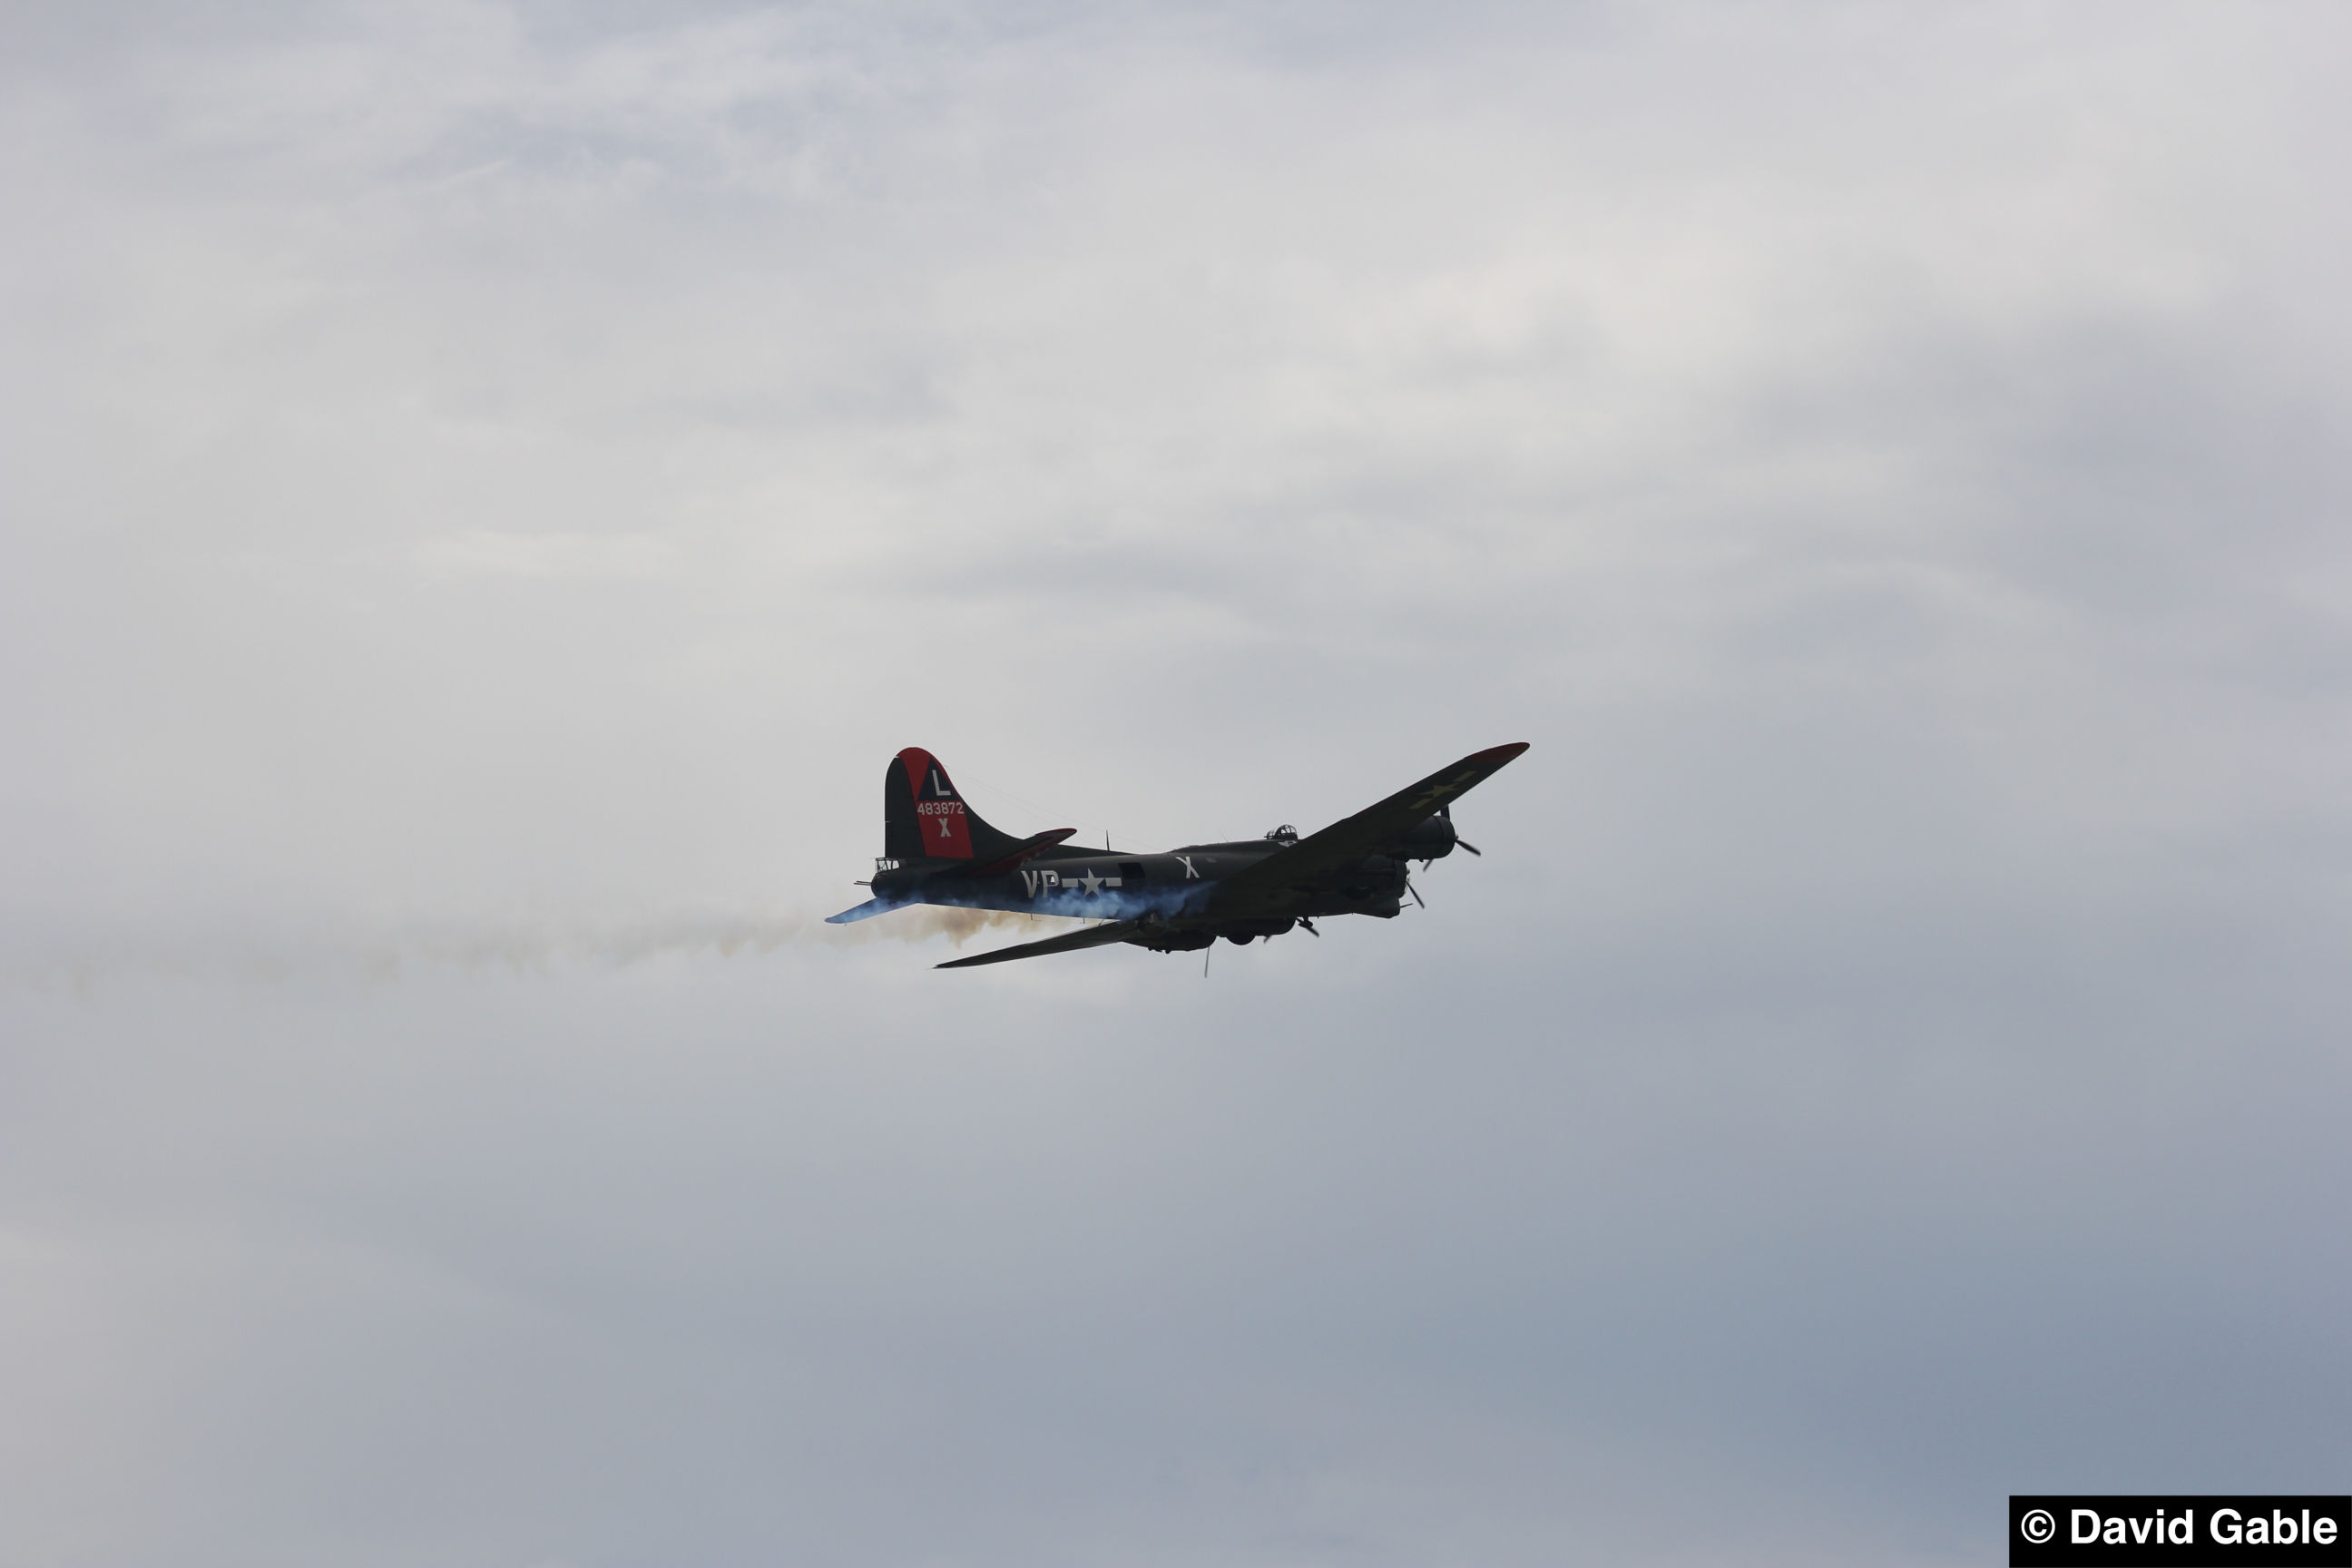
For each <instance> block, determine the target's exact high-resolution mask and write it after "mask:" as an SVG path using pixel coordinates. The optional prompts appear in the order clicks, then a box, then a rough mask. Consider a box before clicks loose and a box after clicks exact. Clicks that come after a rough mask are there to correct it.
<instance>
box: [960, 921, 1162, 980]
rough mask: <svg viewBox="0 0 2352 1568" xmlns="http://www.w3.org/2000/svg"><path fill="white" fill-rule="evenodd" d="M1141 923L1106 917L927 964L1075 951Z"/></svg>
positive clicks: (1129, 932)
mask: <svg viewBox="0 0 2352 1568" xmlns="http://www.w3.org/2000/svg"><path fill="white" fill-rule="evenodd" d="M1145 924H1146V921H1145V920H1141V919H1139V920H1131V921H1106V922H1105V923H1103V924H1101V925H1098V926H1088V927H1087V928H1086V929H1085V930H1084V931H1064V932H1063V933H1062V934H1061V935H1060V936H1049V937H1045V938H1043V939H1042V940H1040V941H1037V942H1016V943H1015V944H1013V946H1011V947H1000V948H998V949H997V950H996V951H995V952H980V953H974V954H973V955H972V956H971V957H970V958H951V959H950V960H948V961H947V962H946V963H936V964H933V965H932V966H931V967H932V968H934V969H969V968H971V966H972V965H973V964H976V963H1003V962H1004V961H1005V960H1006V959H1009V958H1042V957H1044V956H1045V954H1046V953H1049V952H1077V951H1078V950H1079V949H1080V948H1084V947H1102V946H1105V945H1107V944H1108V943H1110V942H1125V941H1126V940H1127V939H1128V938H1129V937H1130V936H1133V935H1134V934H1135V933H1136V932H1137V931H1141V930H1142V929H1143V927H1144V925H1145Z"/></svg>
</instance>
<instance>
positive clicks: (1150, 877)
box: [829, 741, 1528, 969]
mask: <svg viewBox="0 0 2352 1568" xmlns="http://www.w3.org/2000/svg"><path fill="white" fill-rule="evenodd" d="M1527 749H1528V747H1527V742H1524V741H1519V742H1513V743H1512V744H1510V745H1507V746H1495V747H1492V748H1490V749H1488V750H1486V751H1484V752H1472V753H1471V754H1470V755H1468V756H1466V757H1465V758H1463V759H1462V760H1461V761H1460V762H1458V763H1454V765H1453V766H1452V767H1446V768H1440V769H1438V770H1437V771H1436V772H1435V773H1432V774H1430V775H1429V776H1428V777H1427V778H1425V779H1423V780H1422V781H1421V782H1420V783H1419V784H1414V785H1412V787H1410V788H1408V789H1402V790H1399V791H1398V792H1397V793H1396V794H1394V795H1391V796H1389V797H1388V799H1386V800H1384V801H1381V802H1380V803H1379V804H1378V805H1368V806H1366V807H1365V808H1364V809H1363V810H1361V811H1360V812H1358V813H1356V815H1355V816H1349V817H1345V818H1342V819H1341V820H1340V821H1338V822H1335V823H1333V824H1332V825H1331V826H1328V827H1327V828H1325V829H1323V830H1322V831H1321V832H1320V833H1310V834H1308V835H1307V837H1304V838H1301V837H1299V836H1298V832H1297V829H1296V828H1292V827H1277V828H1276V829H1275V830H1274V831H1273V832H1271V833H1269V834H1267V835H1266V836H1265V837H1263V838H1244V839H1238V840H1235V841H1234V842H1231V843H1225V844H1187V845H1185V846H1184V847H1182V848H1181V849H1171V850H1170V851H1168V852H1167V853H1166V854H1164V855H1143V854H1136V853H1133V852H1131V851H1124V850H1122V851H1118V852H1116V853H1114V852H1113V851H1111V850H1109V849H1088V848H1082V847H1077V846H1074V845H1070V844H1067V843H1065V842H1064V840H1066V839H1067V838H1069V837H1072V836H1073V835H1075V834H1076V831H1077V830H1076V828H1070V827H1056V828H1053V829H1051V830H1049V831H1047V832H1045V833H1040V834H1036V835H1034V836H1033V837H1028V838H1015V837H1013V836H1012V835H1011V834H1009V833H1001V832H999V831H998V830H997V829H995V828H993V827H991V826H989V825H988V824H987V823H985V822H983V821H982V820H981V819H980V816H979V814H978V813H977V812H974V811H973V810H972V809H971V807H970V806H968V805H965V804H964V801H963V796H961V795H958V794H957V793H956V787H955V785H954V784H951V783H950V782H949V779H948V774H947V770H946V769H945V768H943V767H941V766H940V763H939V759H937V758H936V757H934V756H932V755H931V754H930V753H929V752H926V751H924V750H922V749H921V748H919V747H915V746H910V747H908V749H907V750H905V751H903V752H899V753H898V755H897V756H896V757H893V758H892V759H891V760H890V767H889V771H888V772H887V773H885V774H884V775H883V779H882V856H881V858H879V859H877V860H876V861H875V862H874V879H873V880H872V881H871V882H870V883H866V884H865V885H866V886H867V887H870V888H871V889H873V892H874V896H873V898H871V899H870V900H867V901H866V902H865V903H862V904H860V905H858V906H857V907H856V909H854V910H842V912H841V913H839V914H837V915H834V916H831V917H829V918H830V921H831V923H832V924H835V925H845V924H847V923H848V922H850V921H862V920H866V919H869V918H870V917H872V916H875V915H880V914H887V913H889V912H890V911H891V910H897V909H904V908H906V907H907V906H908V905H909V904H944V905H948V906H950V907H951V908H959V909H970V910H1013V911H1014V912H1017V913H1021V914H1034V915H1073V916H1076V917H1078V918H1080V919H1085V920H1094V921H1101V922H1102V923H1101V924H1099V925H1093V926H1088V927H1087V928H1086V929H1084V930H1082V931H1069V932H1066V933H1065V934H1063V935H1061V936H1049V937H1046V938H1045V939H1044V940H1043V941H1040V942H1021V943H1019V944H1018V945H1016V946H1013V947H1005V948H999V949H997V950H996V951H995V952H983V953H980V954H978V955H977V956H975V957H971V958H959V959H954V960H951V961H950V962H949V963H942V964H940V966H939V967H940V968H941V969H963V968H967V967H969V966H971V965H972V964H976V963H1003V962H1004V961H1005V960H1006V959H1009V958H1035V957H1038V956H1040V955H1042V954H1045V953H1048V952H1076V951H1077V950H1078V949H1080V948H1083V947H1102V946H1106V945H1108V943H1111V942H1133V943H1134V944H1135V945H1137V946H1138V947H1148V948H1150V949H1151V950H1152V951H1153V952H1201V951H1202V949H1204V948H1207V947H1209V946H1211V945H1212V944H1213V943H1214V942H1216V940H1217V939H1218V938H1219V937H1223V938H1224V939H1225V940H1226V941H1227V942H1254V941H1255V940H1257V939H1258V938H1260V937H1265V938H1269V939H1270V938H1273V937H1277V936H1280V935H1282V934H1283V933H1284V932H1285V931H1290V930H1292V929H1293V928H1298V929H1301V930H1304V931H1307V932H1308V933H1309V934H1311V935H1316V936H1320V935H1321V934H1322V933H1321V932H1320V931H1316V929H1315V922H1316V921H1318V920H1320V919H1321V918H1323V917H1324V916H1326V915H1372V916H1375V917H1377V918H1379V919H1381V920H1388V919H1391V918H1392V917H1393V916H1395V915H1396V914H1397V913H1398V912H1399V911H1400V910H1402V909H1403V907H1404V900H1405V898H1406V897H1407V896H1408V895H1410V896H1411V897H1412V899H1413V900H1414V901H1415V902H1416V903H1417V902H1419V901H1420V899H1421V895H1420V894H1419V893H1417V892H1414V891H1413V889H1412V883H1411V881H1409V880H1408V879H1407V872H1408V863H1409V862H1411V861H1414V860H1418V861H1420V862H1422V863H1423V865H1427V864H1428V863H1429V862H1430V861H1432V860H1437V859H1443V858H1444V857H1446V856H1448V855H1451V854H1452V853H1454V850H1455V849H1456V848H1457V847H1459V848H1463V849H1467V850H1468V851H1469V852H1470V853H1471V854H1473V855H1475V854H1477V853H1479V850H1478V847H1477V846H1476V845H1475V844H1470V843H1467V842H1465V841H1464V840H1463V839H1462V838H1461V837H1458V836H1456V835H1455V833H1454V815H1453V805H1454V798H1455V797H1456V796H1457V795H1464V794H1466V793H1467V792H1468V791H1469V790H1470V789H1472V788H1473V787H1475V785H1477V784H1479V783H1481V782H1482V781H1484V780H1485V779H1486V778H1487V777H1488V776H1489V775H1491V774H1492V773H1494V772H1495V771H1496V769H1498V768H1500V767H1501V766H1502V765H1503V764H1504V763H1507V762H1509V761H1510V760H1511V759H1512V758H1514V757H1516V756H1517V755H1518V754H1519V753H1520V752H1524V751H1526V750H1527Z"/></svg>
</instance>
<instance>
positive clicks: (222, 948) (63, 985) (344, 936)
mask: <svg viewBox="0 0 2352 1568" xmlns="http://www.w3.org/2000/svg"><path fill="white" fill-rule="evenodd" d="M1078 923H1079V922H1078V921H1073V920H1068V919H1064V918H1061V917H1058V916H1043V915H1030V914H1021V913H1015V912H1013V911H1010V910H968V909H950V908H944V907H940V906H935V905H925V904H919V905H913V906H909V907H908V908H906V909H903V910H893V911H891V912H890V913H888V914H887V915H879V916H877V917H876V918H874V919H872V920H868V921H859V922H858V923H856V924H855V925H846V926H836V925H827V924H825V923H824V921H823V920H822V919H820V918H818V917H816V916H814V915H810V914H806V913H803V912H799V911H760V912H740V911H714V910H702V911H681V912H672V913H666V914H661V915H655V916H649V917H639V918H635V919H626V920H607V921H553V920H544V921H530V920H514V921H489V922H483V921H468V922H449V923H430V922H417V923H415V924H412V925H408V926H405V927H395V928H393V929H390V930H384V929H377V930H373V931H371V930H365V929H362V928H360V927H358V926H356V925H353V924H350V923H346V922H334V921H323V922H321V921H313V922H306V923H305V925H304V928H303V929H302V930H300V931H294V932H289V931H278V932H275V933H271V932H263V931H250V932H247V933H243V934H238V933H233V932H226V931H215V932H213V933H211V934H207V935H203V936H195V935H188V934H166V933H159V932H153V931H149V932H143V933H131V932H122V933H119V934H112V935H107V934H100V933H96V932H86V933H84V934H82V935H79V936H50V937H46V938H44V937H34V938H30V939H21V938H20V939H17V940H11V941H9V942H6V944H5V948H0V979H5V981H6V982H7V983H9V984H13V985H17V986H24V987H29V988H31V989H34V990H37V991H54V990H60V989H63V990H71V991H73V992H76V993H78V994H83V995H88V994H91V993H92V992H94V991H95V990H97V989H98V988H99V987H100V986H101V985H102V984H105V983H106V982H108V981H110V980H113V979H129V978H131V977H133V976H139V977H145V978H199V977H202V978H215V979H220V978H225V979H230V980H235V981H237V982H240V983H245V984H278V983H281V982H285V981H289V980H291V979H294V978H296V977H298V976H302V975H310V974H329V973H349V974H357V975H359V976H361V977H362V978H364V979H367V980H370V981H373V982H380V983H397V982H398V981H400V980H401V979H403V978H404V976H406V975H409V974H411V973H431V972H434V971H439V970H453V971H457V972H459V973H467V974H476V973H483V972H486V971H487V972H491V973H510V974H514V975H518V976H522V975H546V974H552V973H557V972H559V971H562V970H566V969H576V968H586V969H595V970H618V969H626V968H629V967H631V966H633V965H635V964H641V963H655V962H658V961H660V960H664V959H679V958H692V957H697V956H701V955H706V954H709V955H715V956H717V957H719V958H721V959H729V958H734V957H737V956H740V955H742V954H746V953H752V954H758V953H769V952H775V951H776V950H777V949H779V948H782V947H787V946H802V945H811V944H821V945H824V946H827V947H854V946H859V945H862V944H865V943H868V942H886V941H887V942H908V943H915V942H929V941H930V940H931V939H933V938H935V937H942V936H943V937H945V938H947V939H948V941H949V942H950V944H951V945H953V946H955V947H957V948H959V949H960V948H961V947H962V946H963V944H964V943H965V942H968V941H970V940H971V938H972V937H974V936H976V935H978V934H980V933H981V932H982V931H992V930H998V929H1003V930H1005V931H1011V932H1014V933H1026V934H1031V935H1042V934H1047V933H1050V932H1053V931H1064V930H1067V929H1069V928H1071V927H1073V926H1075V925H1076V924H1078Z"/></svg>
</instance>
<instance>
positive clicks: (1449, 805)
mask: <svg viewBox="0 0 2352 1568" xmlns="http://www.w3.org/2000/svg"><path fill="white" fill-rule="evenodd" d="M1437 809H1438V810H1439V811H1440V812H1442V813H1443V814H1444V817H1445V826H1448V827H1451V826H1454V803H1453V802H1452V801H1450V800H1449V801H1447V802H1446V803H1445V804H1444V805H1441V806H1439V807H1438V808H1437ZM1454 847H1455V848H1456V849H1467V850H1468V851H1470V853H1471V854H1473V855H1475V856H1477V857H1478V858H1480V859H1484V858H1486V851H1485V850H1484V849H1481V848H1479V847H1477V846H1476V845H1475V844H1473V843H1471V842H1470V840H1468V839H1467V838H1465V837H1462V835H1460V834H1459V833H1457V834H1455V835H1454Z"/></svg>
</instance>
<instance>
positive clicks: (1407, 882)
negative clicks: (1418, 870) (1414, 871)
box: [1404, 877, 1429, 910]
mask: <svg viewBox="0 0 2352 1568" xmlns="http://www.w3.org/2000/svg"><path fill="white" fill-rule="evenodd" d="M1404 890H1405V891H1406V892H1408V893H1411V894H1412V901H1413V902H1414V903H1416V904H1421V907H1422V908H1423V909H1424V910H1425V909H1427V908H1429V906H1428V905H1427V904H1422V903H1421V889H1419V888H1416V887H1414V886H1413V885H1412V878H1411V877H1407V878H1406V879H1404Z"/></svg>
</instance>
